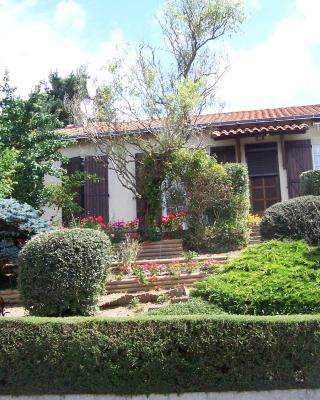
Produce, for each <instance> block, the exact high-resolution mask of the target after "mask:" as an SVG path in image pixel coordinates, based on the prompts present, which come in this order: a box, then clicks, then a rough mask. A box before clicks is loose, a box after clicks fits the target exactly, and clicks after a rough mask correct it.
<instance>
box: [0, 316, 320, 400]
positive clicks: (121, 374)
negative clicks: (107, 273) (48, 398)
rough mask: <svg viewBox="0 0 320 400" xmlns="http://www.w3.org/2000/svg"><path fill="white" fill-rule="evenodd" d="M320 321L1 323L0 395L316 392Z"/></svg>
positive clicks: (196, 319) (172, 319) (230, 319)
mask: <svg viewBox="0 0 320 400" xmlns="http://www.w3.org/2000/svg"><path fill="white" fill-rule="evenodd" d="M319 332H320V316H313V317H311V316H294V317H236V316H221V317H205V316H193V317H191V316H189V317H153V318H140V319H138V318H134V319H128V320H123V319H122V320H120V319H119V320H108V319H102V318H100V319H98V318H73V319H72V318H68V319H66V318H65V319H51V320H50V319H36V318H24V319H17V320H13V319H2V320H0V394H15V395H17V394H20V395H22V394H23V395H27V394H49V393H57V394H58V393H60V394H68V393H74V394H77V393H85V394H93V393H97V394H150V393H181V392H199V391H204V392H210V391H213V392H214V391H228V390H237V391H238V390H239V391H240V390H263V389H265V390H271V389H288V388H314V387H319V386H320V379H319V376H320V359H319V352H320V337H319Z"/></svg>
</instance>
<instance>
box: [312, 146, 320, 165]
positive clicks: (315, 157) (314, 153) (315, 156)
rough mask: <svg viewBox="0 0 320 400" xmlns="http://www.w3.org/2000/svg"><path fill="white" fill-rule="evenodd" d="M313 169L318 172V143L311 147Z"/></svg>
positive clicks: (319, 149) (319, 151) (319, 147)
mask: <svg viewBox="0 0 320 400" xmlns="http://www.w3.org/2000/svg"><path fill="white" fill-rule="evenodd" d="M312 159H313V169H316V170H320V143H319V144H313V145H312Z"/></svg>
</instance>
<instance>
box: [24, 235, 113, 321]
mask: <svg viewBox="0 0 320 400" xmlns="http://www.w3.org/2000/svg"><path fill="white" fill-rule="evenodd" d="M110 263H111V245H110V241H109V239H108V237H107V236H106V235H105V234H104V233H102V232H99V231H95V230H92V229H65V230H59V231H53V232H47V233H42V234H39V235H37V236H35V237H34V238H33V239H31V240H30V241H29V242H28V243H27V244H26V245H25V247H24V248H23V249H22V250H21V252H20V254H19V257H18V265H19V287H20V290H21V296H22V301H23V304H24V306H25V308H26V309H27V310H28V311H29V312H30V314H32V315H38V316H66V315H90V314H92V313H93V312H94V310H95V307H96V304H97V301H98V298H99V295H100V293H101V291H102V288H103V283H104V278H105V276H106V270H107V268H108V266H109V265H110Z"/></svg>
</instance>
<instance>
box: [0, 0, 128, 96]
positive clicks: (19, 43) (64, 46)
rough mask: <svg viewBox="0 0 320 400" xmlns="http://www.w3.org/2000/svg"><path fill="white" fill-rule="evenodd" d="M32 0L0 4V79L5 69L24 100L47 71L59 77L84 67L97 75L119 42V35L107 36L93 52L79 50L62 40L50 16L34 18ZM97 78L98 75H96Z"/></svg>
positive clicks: (69, 39) (69, 40)
mask: <svg viewBox="0 0 320 400" xmlns="http://www.w3.org/2000/svg"><path fill="white" fill-rule="evenodd" d="M34 5H35V0H25V1H19V2H16V1H13V0H0V37H1V40H0V54H1V57H0V79H1V76H2V75H3V72H4V70H5V68H8V69H9V73H10V77H11V81H12V84H14V85H15V86H17V87H18V92H19V93H20V94H21V95H23V96H25V95H27V94H28V93H29V92H30V90H31V88H32V87H33V86H35V85H36V84H37V83H38V82H39V81H40V80H41V79H47V78H48V74H49V72H50V71H54V70H58V71H59V72H60V73H61V74H62V75H66V74H68V73H70V72H71V71H72V70H76V69H77V68H78V67H79V66H80V65H87V66H88V70H89V72H92V74H93V76H95V75H97V73H96V72H99V71H100V70H99V69H100V68H101V66H102V65H103V64H105V63H106V61H107V60H108V57H109V58H110V57H112V56H113V55H114V54H115V49H116V47H117V45H119V44H121V43H122V42H123V36H122V31H121V30H119V29H117V30H114V31H112V32H111V33H110V35H109V37H106V40H105V41H103V42H101V43H100V44H99V46H97V48H96V49H94V50H93V51H85V50H83V48H82V46H81V43H79V42H77V41H76V40H75V39H74V38H73V37H68V36H64V34H63V32H62V31H61V30H60V29H59V27H58V26H57V25H56V24H55V22H54V21H53V15H45V14H43V15H41V16H40V17H39V15H37V14H36V13H35V12H33V11H34V10H33V9H32V7H33V6H34ZM100 74H101V72H100Z"/></svg>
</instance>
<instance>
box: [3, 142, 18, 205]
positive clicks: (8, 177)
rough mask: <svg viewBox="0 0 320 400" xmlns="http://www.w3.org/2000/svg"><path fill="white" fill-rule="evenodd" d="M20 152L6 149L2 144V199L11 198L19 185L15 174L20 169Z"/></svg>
mask: <svg viewBox="0 0 320 400" xmlns="http://www.w3.org/2000/svg"><path fill="white" fill-rule="evenodd" d="M17 158H18V152H17V151H16V150H15V149H14V148H12V149H9V148H4V147H3V145H1V144H0V198H3V197H10V196H11V195H12V192H13V190H14V186H15V185H16V184H17V182H16V181H15V174H16V171H17V169H18V168H19V167H20V165H19V163H18V161H17Z"/></svg>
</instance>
